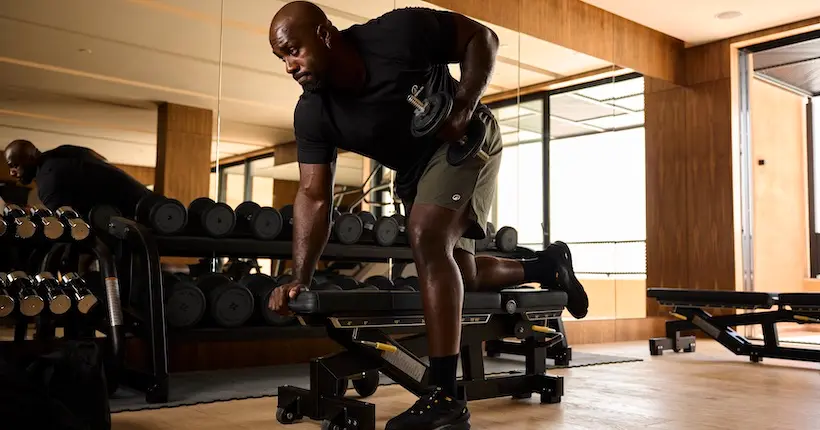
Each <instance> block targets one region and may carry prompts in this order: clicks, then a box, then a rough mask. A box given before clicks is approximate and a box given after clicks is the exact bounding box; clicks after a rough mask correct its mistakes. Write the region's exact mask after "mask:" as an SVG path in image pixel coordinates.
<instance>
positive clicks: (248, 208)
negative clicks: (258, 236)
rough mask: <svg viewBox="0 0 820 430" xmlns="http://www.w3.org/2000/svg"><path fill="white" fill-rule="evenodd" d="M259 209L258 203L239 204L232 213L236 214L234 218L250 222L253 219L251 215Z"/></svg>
mask: <svg viewBox="0 0 820 430" xmlns="http://www.w3.org/2000/svg"><path fill="white" fill-rule="evenodd" d="M259 209H262V207H261V206H259V204H258V203H256V202H252V201H247V202H242V203H240V204H239V206H237V207H236V209H235V210H234V212H236V218H244V219H247V220H250V219H251V217H253V215H254V214H255V213H256V212H257V211H259Z"/></svg>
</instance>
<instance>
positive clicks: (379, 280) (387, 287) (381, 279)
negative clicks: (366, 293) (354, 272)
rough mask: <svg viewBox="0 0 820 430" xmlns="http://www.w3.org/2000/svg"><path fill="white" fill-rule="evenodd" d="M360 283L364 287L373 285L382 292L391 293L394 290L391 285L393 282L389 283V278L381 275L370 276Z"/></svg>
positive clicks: (393, 286)
mask: <svg viewBox="0 0 820 430" xmlns="http://www.w3.org/2000/svg"><path fill="white" fill-rule="evenodd" d="M362 283H363V284H365V285H373V286H374V287H376V288H378V289H379V290H383V291H391V290H395V289H396V288H395V285H393V281H391V280H390V278H388V277H386V276H381V275H376V276H371V277H369V278H367V279H365V280H364V282H362Z"/></svg>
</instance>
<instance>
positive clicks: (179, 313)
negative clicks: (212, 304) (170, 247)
mask: <svg viewBox="0 0 820 430" xmlns="http://www.w3.org/2000/svg"><path fill="white" fill-rule="evenodd" d="M162 284H163V285H162V286H163V291H164V292H165V319H166V321H167V323H168V326H169V327H174V328H190V327H194V326H196V325H197V324H199V322H200V321H201V320H202V317H203V316H204V315H205V308H206V307H207V303H206V301H205V294H203V293H202V290H200V289H199V288H197V286H196V284H194V283H193V282H192V281H191V280H190V279H188V280H184V279H183V278H182V277H180V276H178V275H176V274H173V273H169V272H162Z"/></svg>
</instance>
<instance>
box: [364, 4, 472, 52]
mask: <svg viewBox="0 0 820 430" xmlns="http://www.w3.org/2000/svg"><path fill="white" fill-rule="evenodd" d="M380 25H381V26H383V29H384V30H385V31H386V32H388V33H389V34H390V36H389V39H391V40H396V41H399V44H398V45H396V46H402V47H409V48H410V52H409V54H410V55H411V56H412V57H413V58H414V59H418V60H422V61H424V62H426V63H428V64H449V63H455V62H458V61H459V59H458V58H452V55H453V54H452V51H453V50H452V47H453V46H454V44H455V38H456V27H455V26H456V24H455V20H454V17H453V13H452V12H448V11H442V10H435V9H428V8H421V7H408V8H403V9H396V10H394V11H391V12H388V13H386V14H384V15H383V16H382V17H381V18H380Z"/></svg>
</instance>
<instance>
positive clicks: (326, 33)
mask: <svg viewBox="0 0 820 430" xmlns="http://www.w3.org/2000/svg"><path fill="white" fill-rule="evenodd" d="M330 29H331V27H330V26H328V25H327V24H321V25H319V26H318V27H316V36H318V37H319V40H321V41H322V43H323V44H324V45H325V46H327V49H330V45H331V33H332V32H331V31H330Z"/></svg>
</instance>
